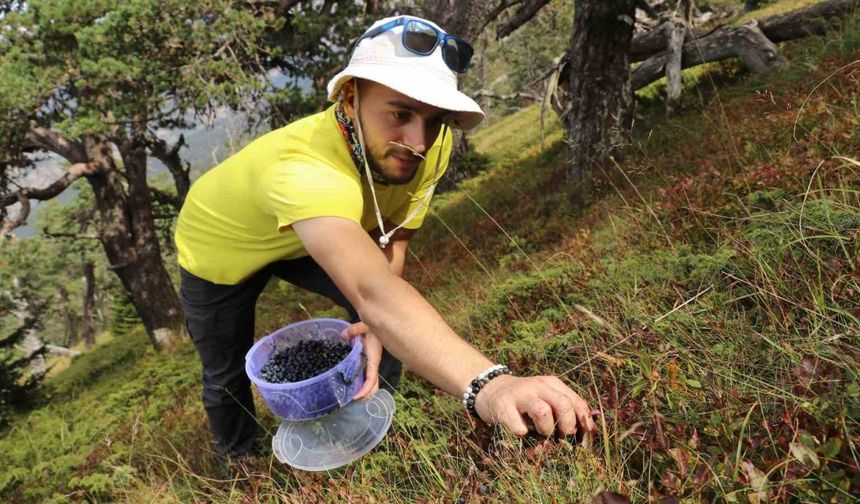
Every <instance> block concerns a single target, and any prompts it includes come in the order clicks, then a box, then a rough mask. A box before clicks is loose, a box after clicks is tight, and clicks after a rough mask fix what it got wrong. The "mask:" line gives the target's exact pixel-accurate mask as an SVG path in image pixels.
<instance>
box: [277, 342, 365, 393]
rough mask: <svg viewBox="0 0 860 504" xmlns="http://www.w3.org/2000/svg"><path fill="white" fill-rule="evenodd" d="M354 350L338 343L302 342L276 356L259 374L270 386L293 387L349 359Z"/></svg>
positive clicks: (279, 351)
mask: <svg viewBox="0 0 860 504" xmlns="http://www.w3.org/2000/svg"><path fill="white" fill-rule="evenodd" d="M351 350H352V347H351V346H350V345H349V344H348V343H344V342H341V341H335V340H301V341H299V342H298V343H297V344H295V345H293V346H290V347H287V348H284V349H283V350H278V351H277V352H275V353H273V354H272V356H271V357H270V358H269V360H268V362H266V363H265V364H264V365H263V368H262V369H261V370H260V375H261V377H262V378H263V379H264V380H266V381H267V382H269V383H292V382H297V381H302V380H307V379H308V378H311V377H314V376H316V375H318V374H320V373H322V372H324V371H328V370H329V369H331V368H332V367H334V365H335V364H337V363H338V362H340V361H342V360H343V359H344V358H346V356H347V355H349V352H350V351H351Z"/></svg>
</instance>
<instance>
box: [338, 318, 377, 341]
mask: <svg viewBox="0 0 860 504" xmlns="http://www.w3.org/2000/svg"><path fill="white" fill-rule="evenodd" d="M368 332H370V328H369V327H367V324H365V323H364V322H356V323H355V324H351V325H350V326H349V327H347V328H346V329H344V330H343V331H342V332H341V333H340V338H341V339H342V340H344V341H348V340H350V339H351V338H354V337H356V336H358V335H360V334H365V333H368Z"/></svg>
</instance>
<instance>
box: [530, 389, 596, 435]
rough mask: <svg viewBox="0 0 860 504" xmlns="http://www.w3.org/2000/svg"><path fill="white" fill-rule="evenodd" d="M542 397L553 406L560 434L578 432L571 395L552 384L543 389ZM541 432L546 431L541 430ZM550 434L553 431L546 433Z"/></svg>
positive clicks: (556, 425)
mask: <svg viewBox="0 0 860 504" xmlns="http://www.w3.org/2000/svg"><path fill="white" fill-rule="evenodd" d="M540 397H541V399H543V400H544V401H546V403H547V404H549V405H550V407H551V408H552V414H553V419H554V421H555V427H556V428H557V429H558V432H559V434H561V435H563V436H572V435H574V434H576V431H577V430H578V427H577V416H576V409H575V403H574V401H573V400H572V399H571V398H570V397H569V396H567V395H566V394H564V393H562V392H560V391H558V390H557V389H556V388H555V387H552V386H549V387H547V388H546V389H544V390H542V391H541V393H540ZM535 427H537V424H535ZM584 427H585V425H584V424H583V428H584ZM538 432H540V429H538ZM541 434H544V433H543V432H541ZM550 434H552V431H550V432H549V434H544V435H545V436H548V435H550Z"/></svg>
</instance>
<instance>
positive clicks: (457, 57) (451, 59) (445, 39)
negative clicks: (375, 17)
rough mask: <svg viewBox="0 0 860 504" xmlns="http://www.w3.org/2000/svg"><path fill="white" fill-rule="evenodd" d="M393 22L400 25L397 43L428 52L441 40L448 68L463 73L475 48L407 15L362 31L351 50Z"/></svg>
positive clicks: (415, 52)
mask: <svg viewBox="0 0 860 504" xmlns="http://www.w3.org/2000/svg"><path fill="white" fill-rule="evenodd" d="M397 26H403V34H402V35H401V37H400V42H401V44H403V47H405V48H406V49H407V50H409V51H410V52H412V53H414V54H418V55H419V56H429V55H430V54H432V53H433V51H434V50H436V46H438V45H439V44H440V43H441V44H442V59H443V60H444V61H445V64H446V65H448V68H450V69H451V70H453V71H455V72H457V73H464V72H465V71H466V70H467V69H468V68H469V65H470V64H471V63H472V55H473V54H474V52H475V51H474V49H472V46H471V45H469V43H468V42H466V41H465V40H463V39H461V38H460V37H457V36H454V35H450V34H448V33H445V32H443V31H440V30H438V29H437V28H436V27H434V26H433V25H431V24H429V23H427V22H425V21H423V20H421V19H418V18H412V17H408V16H402V17H399V18H397V19H393V20H391V21H389V22H387V23H385V24H383V25H380V26H377V27H376V28H374V29H372V30H369V31H367V32H365V33H364V35H362V36H361V37H359V38H358V40H356V41H355V44H353V46H352V50H353V51H355V48H356V47H357V46H358V44H359V42H361V41H362V40H364V39H370V38H373V37H375V36H377V35H379V34H381V33H384V32H386V31H388V30H391V29H392V28H395V27H397Z"/></svg>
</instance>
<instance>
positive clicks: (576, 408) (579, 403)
mask: <svg viewBox="0 0 860 504" xmlns="http://www.w3.org/2000/svg"><path fill="white" fill-rule="evenodd" d="M539 379H541V381H543V382H544V383H545V384H547V385H549V386H550V387H552V388H553V389H554V390H556V391H557V392H560V393H562V394H564V395H565V396H567V397H568V399H569V400H570V402H571V404H572V407H573V412H574V414H575V415H576V421H577V424H578V425H579V427H581V428H584V429H585V430H587V431H589V432H592V431H595V430H597V426H596V425H595V424H594V420H592V418H591V408H589V406H588V403H586V402H585V400H584V399H583V398H582V397H580V396H579V394H577V393H576V392H574V391H573V390H571V389H570V387H568V386H567V385H566V384H565V383H564V382H563V381H561V380H560V379H559V378H558V377H556V376H541V377H539Z"/></svg>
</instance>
